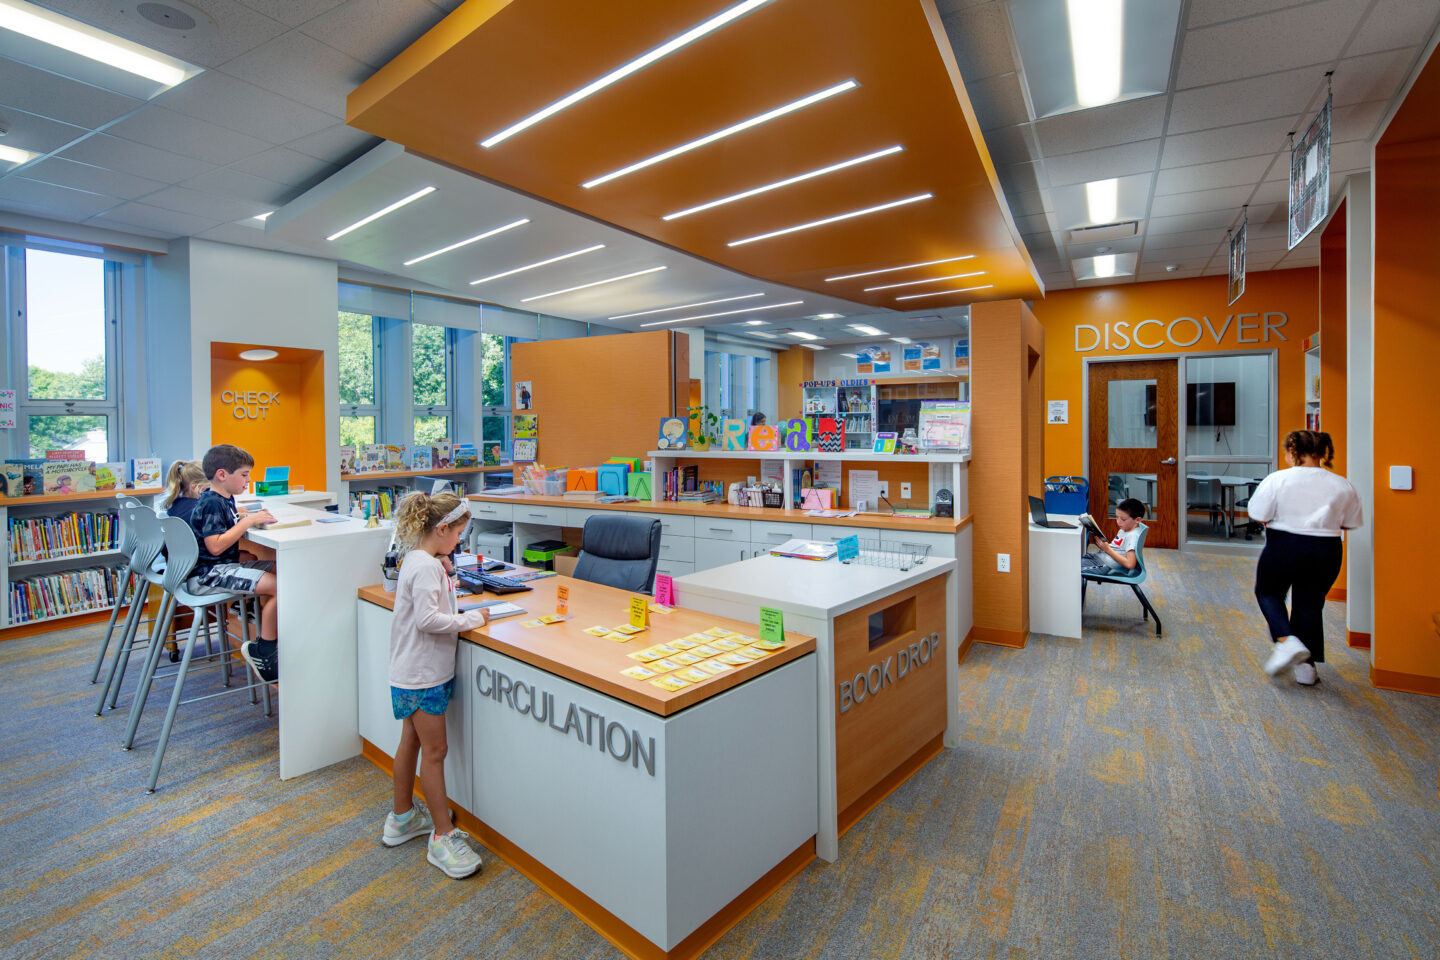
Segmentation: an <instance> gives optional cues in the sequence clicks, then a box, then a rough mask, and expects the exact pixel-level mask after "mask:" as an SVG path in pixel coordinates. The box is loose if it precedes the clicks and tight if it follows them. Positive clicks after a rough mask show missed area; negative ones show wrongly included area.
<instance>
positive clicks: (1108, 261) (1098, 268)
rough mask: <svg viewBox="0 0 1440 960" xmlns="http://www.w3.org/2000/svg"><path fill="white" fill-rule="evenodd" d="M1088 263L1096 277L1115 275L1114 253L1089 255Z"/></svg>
mask: <svg viewBox="0 0 1440 960" xmlns="http://www.w3.org/2000/svg"><path fill="white" fill-rule="evenodd" d="M1090 263H1091V265H1092V268H1093V270H1094V272H1095V276H1097V277H1113V276H1115V254H1113V253H1107V254H1105V255H1103V256H1099V257H1091V258H1090Z"/></svg>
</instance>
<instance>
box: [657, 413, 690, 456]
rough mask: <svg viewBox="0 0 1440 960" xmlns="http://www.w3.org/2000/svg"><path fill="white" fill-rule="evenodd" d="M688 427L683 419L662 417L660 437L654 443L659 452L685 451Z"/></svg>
mask: <svg viewBox="0 0 1440 960" xmlns="http://www.w3.org/2000/svg"><path fill="white" fill-rule="evenodd" d="M689 429H690V425H689V423H688V422H686V420H685V418H684V417H664V418H662V419H661V420H660V437H659V439H658V440H656V441H655V446H656V449H659V450H683V449H685V435H686V434H687V433H688V432H689Z"/></svg>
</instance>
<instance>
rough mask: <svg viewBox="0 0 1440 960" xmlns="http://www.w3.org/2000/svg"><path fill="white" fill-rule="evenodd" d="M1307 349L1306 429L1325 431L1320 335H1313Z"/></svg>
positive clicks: (1307, 339)
mask: <svg viewBox="0 0 1440 960" xmlns="http://www.w3.org/2000/svg"><path fill="white" fill-rule="evenodd" d="M1302 346H1303V347H1304V348H1305V429H1306V430H1323V429H1324V427H1322V426H1321V425H1320V386H1321V384H1320V334H1319V332H1318V331H1317V332H1315V333H1312V334H1311V335H1310V336H1308V337H1306V338H1305V340H1304V341H1303V343H1302Z"/></svg>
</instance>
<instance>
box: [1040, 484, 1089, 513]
mask: <svg viewBox="0 0 1440 960" xmlns="http://www.w3.org/2000/svg"><path fill="white" fill-rule="evenodd" d="M1089 504H1090V482H1089V481H1088V480H1086V479H1085V478H1084V477H1046V478H1045V512H1046V514H1054V513H1060V514H1069V515H1072V516H1078V515H1079V514H1082V513H1085V512H1086V511H1088V510H1089V509H1090V506H1089Z"/></svg>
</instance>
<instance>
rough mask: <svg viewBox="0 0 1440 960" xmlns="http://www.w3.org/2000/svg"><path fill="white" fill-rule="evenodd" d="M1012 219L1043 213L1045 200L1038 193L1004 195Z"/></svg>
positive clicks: (1026, 192) (1027, 192)
mask: <svg viewBox="0 0 1440 960" xmlns="http://www.w3.org/2000/svg"><path fill="white" fill-rule="evenodd" d="M1005 200H1006V202H1007V203H1009V204H1010V215H1011V216H1012V217H1033V216H1036V215H1039V214H1044V213H1045V198H1044V197H1043V196H1042V195H1041V194H1040V193H1038V192H1030V191H1025V192H1022V193H1013V194H1006V196H1005Z"/></svg>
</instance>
